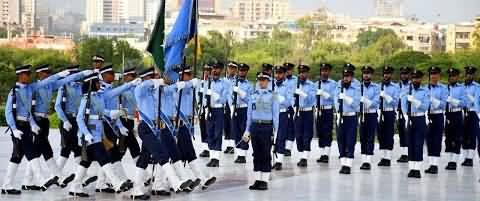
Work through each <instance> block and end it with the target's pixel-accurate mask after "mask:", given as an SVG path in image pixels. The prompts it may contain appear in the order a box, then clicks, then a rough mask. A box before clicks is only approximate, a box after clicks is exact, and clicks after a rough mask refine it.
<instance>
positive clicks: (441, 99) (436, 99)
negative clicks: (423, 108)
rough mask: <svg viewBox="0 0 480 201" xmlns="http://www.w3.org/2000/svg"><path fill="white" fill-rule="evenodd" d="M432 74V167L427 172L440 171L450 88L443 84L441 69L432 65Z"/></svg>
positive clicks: (429, 139) (429, 144)
mask: <svg viewBox="0 0 480 201" xmlns="http://www.w3.org/2000/svg"><path fill="white" fill-rule="evenodd" d="M428 72H429V75H430V78H429V80H430V83H429V84H428V88H429V90H430V92H429V93H430V106H429V110H428V119H429V122H428V132H427V134H426V136H425V137H426V143H427V151H428V158H429V164H430V167H429V168H428V169H426V170H425V173H427V174H437V173H438V161H439V160H440V152H441V151H442V137H443V130H444V129H445V117H444V113H445V108H446V100H447V97H448V90H447V87H446V86H445V85H444V84H441V83H440V82H439V81H440V73H441V69H440V68H438V67H435V66H432V67H430V68H429V69H428Z"/></svg>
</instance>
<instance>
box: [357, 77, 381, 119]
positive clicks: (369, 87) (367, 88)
mask: <svg viewBox="0 0 480 201" xmlns="http://www.w3.org/2000/svg"><path fill="white" fill-rule="evenodd" d="M360 92H361V91H360ZM360 96H361V93H360ZM363 96H364V97H365V98H367V99H368V100H369V101H370V105H367V104H366V103H363V104H364V107H363V109H364V110H365V112H366V113H369V112H372V111H370V110H377V109H378V108H379V107H380V86H379V85H378V84H377V83H373V82H371V83H370V84H366V83H364V87H363ZM360 104H362V103H360ZM367 106H368V107H367ZM360 112H362V111H360Z"/></svg>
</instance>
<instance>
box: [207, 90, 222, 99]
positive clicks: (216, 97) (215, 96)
mask: <svg viewBox="0 0 480 201" xmlns="http://www.w3.org/2000/svg"><path fill="white" fill-rule="evenodd" d="M206 94H207V95H209V96H211V97H212V99H213V101H216V100H218V99H219V98H220V95H218V94H217V93H215V92H214V91H212V90H211V89H207V93H206Z"/></svg>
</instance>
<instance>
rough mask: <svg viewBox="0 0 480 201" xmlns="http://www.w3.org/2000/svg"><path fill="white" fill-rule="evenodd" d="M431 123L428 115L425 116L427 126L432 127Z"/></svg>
mask: <svg viewBox="0 0 480 201" xmlns="http://www.w3.org/2000/svg"><path fill="white" fill-rule="evenodd" d="M430 123H431V121H430V118H428V115H425V124H427V125H430Z"/></svg>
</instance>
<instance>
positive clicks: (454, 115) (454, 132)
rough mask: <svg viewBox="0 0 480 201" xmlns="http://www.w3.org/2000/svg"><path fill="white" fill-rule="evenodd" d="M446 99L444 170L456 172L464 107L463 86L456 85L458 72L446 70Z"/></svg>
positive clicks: (462, 129) (451, 69) (462, 130)
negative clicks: (445, 162)
mask: <svg viewBox="0 0 480 201" xmlns="http://www.w3.org/2000/svg"><path fill="white" fill-rule="evenodd" d="M447 73H448V86H447V90H448V92H447V93H448V97H447V100H446V101H447V103H446V106H445V118H446V124H445V153H446V154H447V156H448V164H447V167H445V169H446V170H456V169H457V160H458V159H459V157H460V149H461V143H462V136H463V133H464V125H465V124H464V121H463V112H462V111H463V108H464V107H465V103H466V98H465V86H464V85H463V84H460V83H458V80H459V78H460V70H458V69H456V68H450V69H448V72H447Z"/></svg>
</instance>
